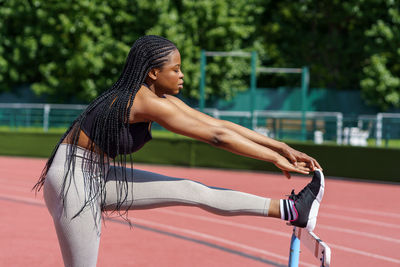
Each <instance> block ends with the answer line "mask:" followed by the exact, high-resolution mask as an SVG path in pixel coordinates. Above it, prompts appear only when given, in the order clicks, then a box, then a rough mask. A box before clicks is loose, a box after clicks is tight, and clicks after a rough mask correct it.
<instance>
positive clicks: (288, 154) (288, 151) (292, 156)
mask: <svg viewBox="0 0 400 267" xmlns="http://www.w3.org/2000/svg"><path fill="white" fill-rule="evenodd" d="M280 154H281V155H282V156H284V157H285V158H287V159H288V160H289V161H290V162H291V163H292V164H293V165H295V166H298V165H299V164H300V163H301V164H302V165H304V164H306V166H307V167H308V168H310V170H311V171H314V170H315V169H321V170H322V167H321V166H320V165H319V163H318V162H317V161H316V160H315V159H314V158H312V157H310V156H308V155H307V154H305V153H303V152H300V151H297V150H296V149H293V148H291V147H290V146H288V145H286V144H284V145H283V148H282V149H281V151H280Z"/></svg>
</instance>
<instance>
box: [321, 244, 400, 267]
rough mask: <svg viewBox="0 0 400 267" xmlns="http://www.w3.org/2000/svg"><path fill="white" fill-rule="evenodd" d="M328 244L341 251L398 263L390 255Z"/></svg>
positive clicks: (398, 260) (398, 261) (399, 260)
mask: <svg viewBox="0 0 400 267" xmlns="http://www.w3.org/2000/svg"><path fill="white" fill-rule="evenodd" d="M328 246H330V247H331V248H334V249H337V250H342V251H346V252H351V253H355V254H358V255H362V256H366V257H371V258H375V259H379V260H384V261H388V262H393V263H399V264H400V259H395V258H390V257H386V256H382V255H378V254H374V253H369V252H365V251H362V250H359V249H354V248H349V247H345V246H340V245H335V244H330V243H329V244H328Z"/></svg>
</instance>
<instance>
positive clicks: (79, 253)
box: [43, 146, 101, 267]
mask: <svg viewBox="0 0 400 267" xmlns="http://www.w3.org/2000/svg"><path fill="white" fill-rule="evenodd" d="M63 155H65V150H64V149H63V146H60V148H59V151H57V155H56V157H55V158H54V161H53V164H52V166H51V168H50V169H49V172H48V174H47V176H46V180H45V184H44V188H43V194H44V198H45V202H46V205H47V208H48V210H49V212H50V214H51V215H52V217H53V221H54V225H55V228H56V232H57V237H58V241H59V244H60V248H61V253H62V256H63V260H64V265H65V266H68V267H82V266H85V267H94V266H96V263H97V255H98V249H99V243H100V232H101V211H100V202H99V201H98V199H95V200H94V201H92V202H91V203H90V205H88V206H86V207H85V208H84V209H83V211H82V212H81V213H80V214H79V216H77V217H75V218H73V217H74V216H75V215H76V214H77V213H78V212H79V211H80V210H81V209H82V207H83V205H84V203H85V201H86V199H88V198H87V197H88V196H87V192H86V193H85V190H84V188H85V186H84V184H85V179H86V183H87V182H88V179H90V178H89V177H85V178H84V177H83V175H82V170H80V168H78V164H76V170H75V175H74V176H73V177H72V178H71V177H70V179H67V182H69V181H68V180H71V181H70V182H71V183H70V186H69V189H68V192H67V194H66V196H65V199H64V203H63V201H62V198H61V196H62V193H61V192H62V187H63V186H62V183H63V177H64V162H65V156H64V157H62V156H63ZM63 158H64V160H63ZM91 180H92V181H93V179H91Z"/></svg>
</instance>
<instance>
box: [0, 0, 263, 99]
mask: <svg viewBox="0 0 400 267" xmlns="http://www.w3.org/2000/svg"><path fill="white" fill-rule="evenodd" d="M260 10H261V9H260V8H258V7H257V1H255V0H252V1H249V2H248V3H244V2H242V1H234V0H226V1H225V0H218V1H212V0H202V1H194V0H175V1H173V0H170V1H164V0H156V1H152V2H149V1H147V0H137V1H128V0H115V1H103V0H64V1H45V0H9V1H6V2H5V3H3V4H2V5H1V6H0V17H1V21H0V35H1V36H2V38H1V39H0V83H1V84H2V88H8V89H10V88H12V87H13V86H16V85H18V84H21V83H28V84H32V88H33V90H34V91H35V92H36V93H37V94H42V93H46V94H48V95H50V96H53V99H54V100H57V101H66V99H71V98H78V99H83V100H90V99H92V98H94V97H95V96H96V95H98V94H99V92H101V91H103V90H105V89H106V88H108V87H109V86H111V84H112V83H113V82H114V81H115V80H116V78H117V76H118V75H119V72H120V70H121V69H122V66H123V64H124V61H125V57H126V55H127V54H128V51H129V48H130V46H131V45H132V43H133V42H134V41H135V40H136V39H137V38H138V37H139V36H141V35H143V34H159V35H163V36H165V37H167V38H169V39H171V40H172V41H174V42H175V43H176V44H177V46H178V47H179V49H180V50H181V52H182V58H183V68H184V71H185V74H186V77H185V82H186V88H187V89H186V90H185V92H184V93H185V94H186V95H187V96H197V95H198V88H199V87H198V84H199V70H200V66H199V55H200V50H201V49H209V50H219V51H226V50H227V51H231V50H240V49H243V48H247V49H250V47H251V45H249V44H251V43H252V42H251V41H249V40H250V39H251V34H252V33H253V32H254V31H255V28H256V25H255V24H254V16H255V15H256V14H257V13H260ZM246 41H247V42H246ZM238 63H241V61H240V60H238V59H214V60H210V65H209V69H208V71H209V74H210V75H209V80H208V83H207V85H208V87H207V92H208V93H210V94H211V93H212V94H215V95H218V96H225V97H229V96H231V95H232V94H233V93H234V92H235V90H236V89H240V88H245V87H247V84H246V81H244V80H243V79H242V77H243V76H244V73H246V72H247V70H248V65H249V63H248V60H247V62H245V63H243V64H238Z"/></svg>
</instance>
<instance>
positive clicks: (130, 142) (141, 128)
mask: <svg viewBox="0 0 400 267" xmlns="http://www.w3.org/2000/svg"><path fill="white" fill-rule="evenodd" d="M98 108H100V106H98V107H96V108H94V109H93V110H92V111H91V112H89V113H88V114H87V116H86V118H85V121H84V122H83V123H82V125H81V129H82V130H83V132H84V133H85V134H86V135H87V136H89V138H90V139H91V140H93V138H94V137H92V136H90V132H91V130H92V127H93V122H94V119H95V116H96V114H97V112H96V111H97V109H98ZM151 139H152V136H151V122H136V123H132V124H129V127H128V129H126V128H121V130H120V132H119V140H120V143H119V144H116V143H115V144H114V143H111V144H110V151H108V156H109V157H111V158H115V157H116V156H117V155H118V153H117V151H118V150H117V147H118V148H119V151H120V152H119V154H131V153H133V152H136V151H138V150H139V149H141V148H142V147H143V146H144V145H145V144H146V143H147V142H149V141H150V140H151ZM124 144H125V145H124ZM100 149H102V150H103V151H104V152H106V153H107V149H106V148H104V147H100Z"/></svg>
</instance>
